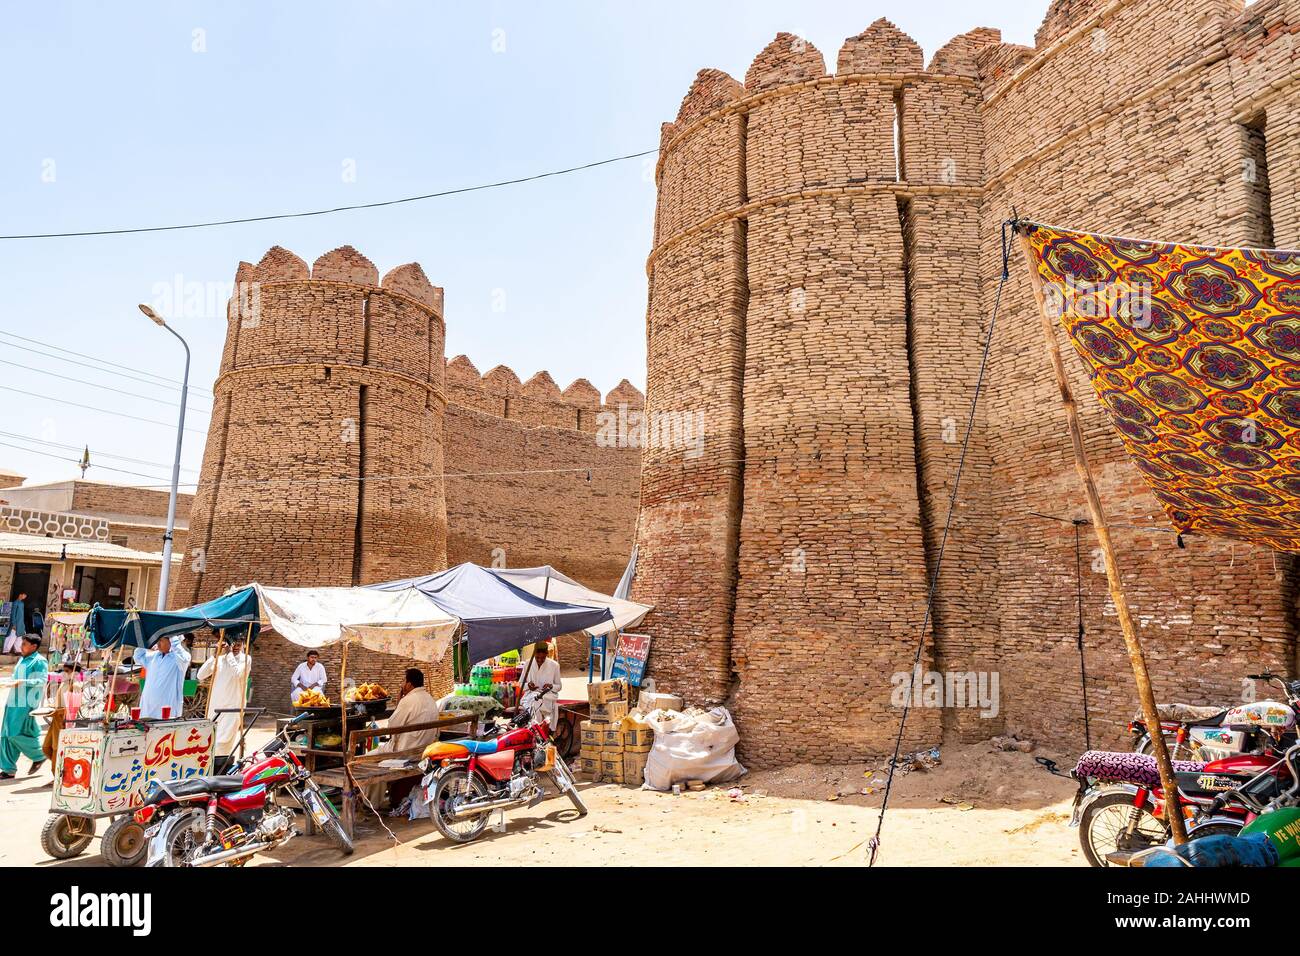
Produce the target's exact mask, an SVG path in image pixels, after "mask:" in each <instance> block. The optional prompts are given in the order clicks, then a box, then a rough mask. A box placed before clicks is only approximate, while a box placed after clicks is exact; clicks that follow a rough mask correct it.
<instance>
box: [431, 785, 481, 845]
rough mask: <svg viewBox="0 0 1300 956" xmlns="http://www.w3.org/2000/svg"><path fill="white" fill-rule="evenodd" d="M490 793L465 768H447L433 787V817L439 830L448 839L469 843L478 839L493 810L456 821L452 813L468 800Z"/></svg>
mask: <svg viewBox="0 0 1300 956" xmlns="http://www.w3.org/2000/svg"><path fill="white" fill-rule="evenodd" d="M486 795H487V787H486V786H484V784H483V781H482V780H480V779H479V778H478V777H476V776H472V775H470V774H469V773H467V772H466V771H465V770H462V769H459V768H457V769H454V770H448V771H446V772H445V773H443V774H442V775H441V776H440V777H438V784H437V786H436V787H435V788H434V791H433V798H432V799H431V800H430V801H429V802H430V803H431V804H432V807H431V811H432V812H431V814H430V815H431V816H432V817H433V822H434V823H436V824H437V825H438V830H439V832H440V833H442V835H443V836H445V837H446V838H447V839H448V840H451V841H453V842H455V843H469V842H471V841H472V840H477V839H478V838H479V836H480V835H481V834H482V833H483V831H484V830H485V829H486V828H487V825H488V819H489V818H490V817H491V816H492V814H491V812H490V811H487V810H485V811H483V812H482V813H480V814H478V815H477V816H473V817H467V818H466V819H463V820H454V819H452V818H451V816H450V813H451V811H452V810H454V809H455V807H457V806H458V805H459V804H461V803H464V802H465V800H466V799H477V798H479V797H483V796H486Z"/></svg>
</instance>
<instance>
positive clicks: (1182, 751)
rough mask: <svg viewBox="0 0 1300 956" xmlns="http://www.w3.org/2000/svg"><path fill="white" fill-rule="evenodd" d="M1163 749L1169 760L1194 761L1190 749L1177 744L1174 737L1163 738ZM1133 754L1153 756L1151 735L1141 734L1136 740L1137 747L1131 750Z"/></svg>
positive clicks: (1176, 739) (1183, 744)
mask: <svg viewBox="0 0 1300 956" xmlns="http://www.w3.org/2000/svg"><path fill="white" fill-rule="evenodd" d="M1165 749H1166V750H1168V751H1169V759H1170V760H1195V759H1196V757H1195V755H1194V754H1193V753H1192V748H1191V747H1189V746H1187V744H1186V743H1181V744H1180V743H1179V742H1178V738H1176V737H1168V736H1167V737H1165ZM1133 752H1134V753H1139V754H1145V755H1146V756H1148V757H1153V756H1155V754H1154V753H1152V751H1151V735H1150V734H1143V735H1142V736H1141V737H1139V738H1138V742H1137V746H1136V747H1134V748H1133Z"/></svg>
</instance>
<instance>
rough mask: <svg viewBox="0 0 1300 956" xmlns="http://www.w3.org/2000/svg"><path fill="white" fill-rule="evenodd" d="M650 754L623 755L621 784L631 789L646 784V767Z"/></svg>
mask: <svg viewBox="0 0 1300 956" xmlns="http://www.w3.org/2000/svg"><path fill="white" fill-rule="evenodd" d="M649 757H650V755H649V754H648V753H635V754H628V753H625V754H624V755H623V773H622V778H621V779H620V780H619V781H618V782H619V783H623V784H627V785H628V786H629V787H639V786H641V784H642V783H644V782H645V765H646V761H647V760H648V759H649Z"/></svg>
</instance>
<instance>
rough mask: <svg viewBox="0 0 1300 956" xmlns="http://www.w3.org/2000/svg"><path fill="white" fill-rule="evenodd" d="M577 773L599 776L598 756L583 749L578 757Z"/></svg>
mask: <svg viewBox="0 0 1300 956" xmlns="http://www.w3.org/2000/svg"><path fill="white" fill-rule="evenodd" d="M578 773H582V774H586V775H587V776H590V777H598V776H600V757H598V756H596V755H592V754H588V753H587V752H586V751H583V753H582V756H580V757H579V758H578Z"/></svg>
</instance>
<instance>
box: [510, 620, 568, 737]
mask: <svg viewBox="0 0 1300 956" xmlns="http://www.w3.org/2000/svg"><path fill="white" fill-rule="evenodd" d="M561 684H562V679H561V677H560V662H559V661H553V660H551V653H550V648H549V647H547V646H546V642H545V641H542V642H539V643H538V644H537V645H536V646H535V647H534V648H533V656H532V658H531V659H530V660H529V661H528V663H527V664H525V665H524V672H523V674H522V675H521V676H520V678H519V686H520V687H522V688H523V691H524V693H525V694H527V693H528V692H529V691H534V690H535V691H537V692H538V693H539V694H540V695H541V709H542V716H543V717H545V718H546V722H547V724H549V725H550V726H551V728H552V729H554V728H556V727H558V726H560V687H561Z"/></svg>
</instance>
